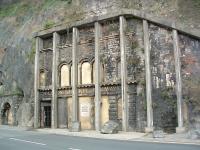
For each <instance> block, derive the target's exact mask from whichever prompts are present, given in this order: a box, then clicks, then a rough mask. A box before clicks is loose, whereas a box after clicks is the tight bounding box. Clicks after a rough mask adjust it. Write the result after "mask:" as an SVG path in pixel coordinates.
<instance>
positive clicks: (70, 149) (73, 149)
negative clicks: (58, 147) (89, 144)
mask: <svg viewBox="0 0 200 150" xmlns="http://www.w3.org/2000/svg"><path fill="white" fill-rule="evenodd" d="M68 149H69V150H81V149H77V148H71V147H70V148H68Z"/></svg>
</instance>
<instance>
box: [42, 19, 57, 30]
mask: <svg viewBox="0 0 200 150" xmlns="http://www.w3.org/2000/svg"><path fill="white" fill-rule="evenodd" d="M54 25H55V22H54V21H52V20H47V21H46V22H45V23H44V25H43V28H44V29H49V28H52V27H53V26H54Z"/></svg>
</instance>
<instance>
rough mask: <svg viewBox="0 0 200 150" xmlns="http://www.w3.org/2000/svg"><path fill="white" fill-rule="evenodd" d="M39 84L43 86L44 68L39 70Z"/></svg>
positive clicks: (44, 78)
mask: <svg viewBox="0 0 200 150" xmlns="http://www.w3.org/2000/svg"><path fill="white" fill-rule="evenodd" d="M39 80H40V83H39V84H40V86H45V80H46V77H45V72H44V70H40V79H39Z"/></svg>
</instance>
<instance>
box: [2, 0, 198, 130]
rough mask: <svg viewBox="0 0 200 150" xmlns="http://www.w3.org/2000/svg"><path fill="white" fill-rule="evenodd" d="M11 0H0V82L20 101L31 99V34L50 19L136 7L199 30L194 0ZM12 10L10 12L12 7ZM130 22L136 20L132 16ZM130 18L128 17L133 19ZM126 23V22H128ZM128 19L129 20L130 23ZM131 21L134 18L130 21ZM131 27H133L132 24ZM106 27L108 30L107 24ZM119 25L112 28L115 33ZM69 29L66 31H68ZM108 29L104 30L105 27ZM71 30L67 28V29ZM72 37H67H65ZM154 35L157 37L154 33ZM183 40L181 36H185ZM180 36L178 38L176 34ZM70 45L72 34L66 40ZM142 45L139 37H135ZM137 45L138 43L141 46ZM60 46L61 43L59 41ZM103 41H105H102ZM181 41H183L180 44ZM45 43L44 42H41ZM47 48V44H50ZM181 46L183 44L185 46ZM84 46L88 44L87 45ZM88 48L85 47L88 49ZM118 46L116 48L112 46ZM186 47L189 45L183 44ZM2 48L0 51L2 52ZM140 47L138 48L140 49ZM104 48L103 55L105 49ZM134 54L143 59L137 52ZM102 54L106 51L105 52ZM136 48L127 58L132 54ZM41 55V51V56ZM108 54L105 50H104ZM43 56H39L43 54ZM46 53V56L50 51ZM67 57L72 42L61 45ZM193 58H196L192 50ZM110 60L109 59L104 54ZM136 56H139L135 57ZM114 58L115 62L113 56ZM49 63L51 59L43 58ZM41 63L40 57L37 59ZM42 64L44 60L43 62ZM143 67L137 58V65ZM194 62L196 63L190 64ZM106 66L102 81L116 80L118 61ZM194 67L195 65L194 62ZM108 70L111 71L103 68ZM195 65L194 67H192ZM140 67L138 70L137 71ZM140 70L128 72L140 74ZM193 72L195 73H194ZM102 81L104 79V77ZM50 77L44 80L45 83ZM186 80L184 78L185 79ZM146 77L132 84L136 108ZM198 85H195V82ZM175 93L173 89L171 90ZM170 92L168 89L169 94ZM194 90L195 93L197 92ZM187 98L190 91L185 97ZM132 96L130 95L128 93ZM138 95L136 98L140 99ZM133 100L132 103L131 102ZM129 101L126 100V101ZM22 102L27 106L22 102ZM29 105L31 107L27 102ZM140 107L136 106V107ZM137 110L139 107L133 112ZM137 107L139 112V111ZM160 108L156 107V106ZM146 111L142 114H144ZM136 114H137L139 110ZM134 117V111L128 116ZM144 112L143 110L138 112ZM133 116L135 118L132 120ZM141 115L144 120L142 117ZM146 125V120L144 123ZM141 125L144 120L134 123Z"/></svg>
mask: <svg viewBox="0 0 200 150" xmlns="http://www.w3.org/2000/svg"><path fill="white" fill-rule="evenodd" d="M15 1H16V0H9V1H5V0H3V1H0V8H1V9H0V49H1V52H3V54H2V53H1V57H0V62H1V64H0V71H1V72H2V74H3V78H2V80H1V82H2V83H3V84H4V85H5V86H6V87H7V88H6V89H7V90H8V91H10V89H11V87H12V84H13V82H16V83H17V85H18V86H19V87H20V88H21V89H22V90H23V92H24V99H23V103H29V104H31V103H33V80H34V78H33V74H34V73H33V72H34V53H35V42H34V40H33V38H32V33H33V32H35V31H38V30H39V29H41V28H50V27H52V26H54V25H55V24H60V23H61V22H67V24H68V23H69V22H72V21H75V20H80V19H83V18H87V17H89V16H94V15H101V14H105V13H109V11H110V10H113V9H119V8H131V9H132V8H133V9H137V10H140V11H144V12H147V13H148V14H152V15H154V16H159V17H161V18H164V19H165V18H166V19H172V20H175V21H177V22H178V23H179V24H181V26H182V27H183V28H184V27H190V28H191V30H193V31H196V29H197V32H199V30H198V29H199V28H200V26H199V24H200V23H199V20H200V18H199V17H200V15H199V14H200V12H199V11H200V9H199V7H200V5H199V1H198V0H166V1H164V0H161V1H157V0H119V1H116V0H109V1H106V0H100V1H99V0H87V1H83V0H73V1H72V3H70V1H61V0H48V1H46V0H26V1H24V0H18V2H17V3H13V2H15ZM13 10H15V11H13ZM134 21H135V20H134ZM134 21H132V22H134ZM128 24H129V22H128ZM130 24H131V23H130ZM133 24H134V23H133ZM134 26H135V27H134ZM132 27H133V28H134V30H137V31H138V32H136V33H138V34H136V37H138V39H140V38H141V36H142V32H141V26H140V25H133V26H132ZM109 30H113V29H112V27H111V29H109ZM117 30H118V27H117V29H116V32H117V33H119V32H118V31H117ZM67 32H71V31H67ZM108 33H109V32H108ZM70 34H71V33H70ZM67 37H69V38H71V35H70V36H67ZM156 38H157V37H156ZM184 39H186V38H184ZM181 40H182V38H181ZM69 41H70V42H69V43H68V44H71V41H72V40H71V39H69ZM183 41H188V42H187V43H188V44H187V43H186V42H184V43H185V45H192V44H191V43H192V41H193V39H192V38H191V40H183ZM110 43H111V46H112V45H115V47H116V52H114V51H110V52H109V53H113V55H116V57H115V58H117V57H119V40H115V41H112V40H110ZM139 43H140V44H141V43H142V41H140V40H139ZM140 44H139V45H140ZM62 45H63V44H62ZM105 45H108V44H105ZM182 45H183V44H182ZM45 47H46V48H49V46H45ZM50 47H51V46H50ZM185 47H186V46H185ZM190 47H192V48H191V49H193V48H194V49H197V48H196V47H195V46H190ZM86 48H87V47H86ZM89 49H90V48H89ZM117 49H118V50H117ZM185 49H188V48H185ZM2 50H3V51H2ZM141 50H142V48H141ZM109 53H108V54H109ZM137 53H140V54H139V56H140V57H141V58H140V61H141V62H142V61H143V59H142V53H141V52H137ZM106 54H107V53H106ZM134 54H135V51H134V52H133V55H131V57H133V56H135V55H134ZM41 56H42V55H41ZM108 56H109V55H108ZM42 57H44V56H42ZM49 57H50V58H51V56H49ZM70 58H71V47H66V48H60V56H59V60H60V62H63V61H67V62H70V61H71V60H70ZM195 58H199V56H198V55H197V56H196V57H195ZM108 60H109V61H111V60H110V59H108ZM136 60H138V58H136ZM116 61H119V60H118V58H117V59H116ZM48 62H51V60H49V58H48ZM42 63H43V62H41V64H42ZM42 65H43V66H44V64H42ZM47 66H49V68H47V69H48V70H49V72H51V71H50V70H51V67H50V66H51V65H47ZM140 66H142V63H141V65H140ZM195 66H198V65H195ZM107 68H109V69H106V68H105V71H106V74H108V75H106V76H107V77H106V80H108V81H109V80H111V81H116V82H118V81H119V78H118V75H117V72H118V74H119V69H118V67H117V65H116V64H115V65H110V64H109V66H108V67H107ZM134 68H135V67H132V68H130V67H129V69H130V72H129V73H128V74H131V73H132V72H133V70H134ZM136 68H137V72H138V71H140V70H142V68H138V67H136ZM196 68H197V69H196V70H198V67H196ZM107 70H110V71H108V72H107ZM194 70H195V69H194ZM140 72H143V71H140ZM141 76H143V75H142V74H140V75H138V76H137V75H136V76H131V75H130V76H129V77H134V79H135V77H136V79H137V77H141ZM197 76H198V75H197ZM197 78H198V77H197ZM50 79H51V75H50V74H49V75H48V80H50ZM106 80H105V81H106ZM50 82H51V81H47V83H49V84H50ZM184 82H185V81H184ZM144 86H145V82H144V81H140V84H139V85H137V97H138V101H136V103H137V102H138V103H139V104H140V103H141V104H140V107H141V109H142V105H144V106H145V101H144V97H145V94H144V93H145V92H144ZM197 87H198V86H197ZM173 92H174V91H173ZM173 92H171V93H173ZM197 95H198V94H197ZM189 97H190V96H189ZM131 99H132V98H131ZM139 99H140V100H139ZM131 103H135V102H131ZM131 105H132V104H130V106H131ZM23 107H26V105H23ZM31 107H32V106H31ZM137 108H139V107H137ZM136 112H138V111H136ZM140 112H141V111H140ZM158 112H159V111H158ZM144 114H145V113H144ZM138 115H139V114H138ZM133 116H134V115H133ZM141 118H145V115H143V113H142V117H141ZM133 120H134V119H133ZM142 120H145V119H142ZM143 124H145V123H143ZM138 126H143V125H138Z"/></svg>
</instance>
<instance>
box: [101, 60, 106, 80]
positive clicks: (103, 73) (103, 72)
mask: <svg viewBox="0 0 200 150" xmlns="http://www.w3.org/2000/svg"><path fill="white" fill-rule="evenodd" d="M101 82H105V66H104V64H101Z"/></svg>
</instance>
